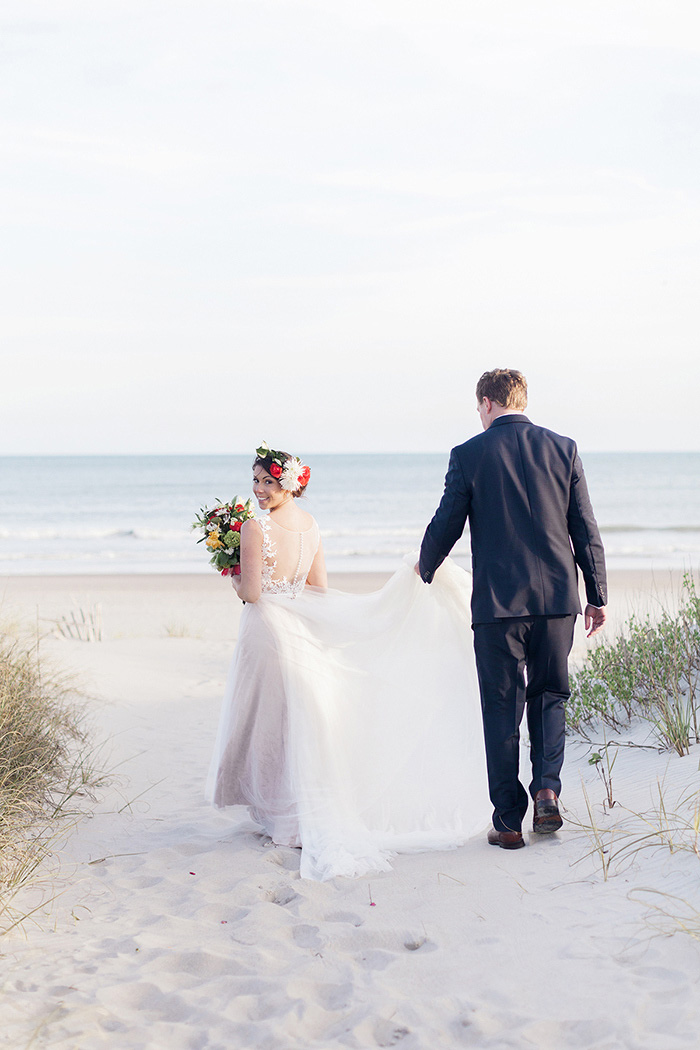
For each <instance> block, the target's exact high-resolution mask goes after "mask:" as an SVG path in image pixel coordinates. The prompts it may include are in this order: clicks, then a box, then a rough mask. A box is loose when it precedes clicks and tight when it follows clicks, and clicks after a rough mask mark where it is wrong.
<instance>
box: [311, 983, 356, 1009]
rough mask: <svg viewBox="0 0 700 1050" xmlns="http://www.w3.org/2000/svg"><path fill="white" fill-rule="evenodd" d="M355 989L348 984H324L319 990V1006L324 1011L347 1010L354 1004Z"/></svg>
mask: <svg viewBox="0 0 700 1050" xmlns="http://www.w3.org/2000/svg"><path fill="white" fill-rule="evenodd" d="M354 995H355V988H354V986H353V984H352V983H351V982H350V981H348V982H347V983H346V984H324V985H322V986H321V987H320V988H319V990H318V1004H319V1006H322V1007H323V1009H324V1010H347V1009H349V1007H350V1006H351V1005H352V1003H353V999H354Z"/></svg>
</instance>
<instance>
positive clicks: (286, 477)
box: [279, 458, 304, 492]
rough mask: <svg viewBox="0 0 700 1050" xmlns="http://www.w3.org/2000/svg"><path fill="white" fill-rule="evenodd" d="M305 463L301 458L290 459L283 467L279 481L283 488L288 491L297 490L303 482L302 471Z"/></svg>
mask: <svg viewBox="0 0 700 1050" xmlns="http://www.w3.org/2000/svg"><path fill="white" fill-rule="evenodd" d="M303 469H304V468H303V464H302V462H301V460H300V459H294V458H292V459H288V460H287V462H286V463H285V464H284V467H283V468H282V474H281V476H280V479H279V482H280V485H281V486H282V488H283V489H285V491H287V492H296V490H297V489H298V488H299V485H300V484H301V480H300V479H301V472H302V470H303Z"/></svg>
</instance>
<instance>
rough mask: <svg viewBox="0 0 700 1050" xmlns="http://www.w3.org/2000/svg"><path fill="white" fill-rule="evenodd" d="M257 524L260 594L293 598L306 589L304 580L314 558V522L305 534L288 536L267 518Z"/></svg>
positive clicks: (315, 528) (261, 519) (316, 537)
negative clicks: (260, 551) (260, 575)
mask: <svg viewBox="0 0 700 1050" xmlns="http://www.w3.org/2000/svg"><path fill="white" fill-rule="evenodd" d="M257 521H258V524H259V525H260V528H261V529H262V534H263V542H262V557H263V565H262V589H263V594H285V595H287V596H289V597H292V598H295V597H296V596H297V594H300V593H301V592H302V591H303V589H304V587H305V586H306V577H307V576H308V575H309V570H310V568H311V564H312V562H313V560H314V557H315V556H316V551H317V549H318V539H319V531H318V525H317V524H316V522H315V521H314V522H313V524H312V526H311V528H309V529H307V530H306V531H305V532H291V531H290V530H288V529H285V528H283V526H281V525H275V523H274V522H273V521H272V520H271V518H269V517H264V518H258V519H257ZM273 537H274V538H273ZM280 547H281V548H282V549H280ZM292 570H293V572H292ZM290 575H291V579H290V578H289V576H290Z"/></svg>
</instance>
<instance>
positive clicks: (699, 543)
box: [0, 453, 700, 575]
mask: <svg viewBox="0 0 700 1050" xmlns="http://www.w3.org/2000/svg"><path fill="white" fill-rule="evenodd" d="M447 458H448V456H447V453H446V454H445V455H436V454H433V453H426V454H421V455H415V454H406V455H385V454H371V455H368V454H363V455H317V456H311V457H309V463H310V466H311V470H312V476H311V483H310V485H309V490H308V496H307V497H306V499H305V501H304V502H305V506H306V507H307V509H308V510H310V511H311V512H312V513H313V514H314V515H315V516H316V517H317V519H318V521H319V524H320V526H321V531H322V534H323V542H324V547H325V550H326V558H327V562H328V566H329V568H330V569H331V570H335V571H351V572H352V571H373V570H376V571H391V570H392V569H394V568H396V567H397V565H398V564H399V561H400V559H401V557H402V556H403V555H404V554H406V553H408V552H409V551H412V550H415V549H417V547H418V546H419V544H420V540H421V537H422V535H423V531H424V529H425V526H426V524H427V522H428V521H429V520H430V518H431V516H432V514H433V511H434V510H435V507H436V506H437V503H438V502H439V499H440V495H441V493H442V486H443V480H444V474H445V470H446V467H447ZM251 465H252V456H66V457H62V456H55V457H43V458H40V457H29V456H22V457H19V456H18V457H0V575H10V574H11V575H17V574H24V573H27V574H34V575H37V574H42V573H46V574H51V575H55V574H67V573H156V572H158V573H160V572H166V573H190V572H213V571H214V570H213V569H211V568H210V567H209V565H208V563H207V556H206V553H205V551H204V549H203V545H199V546H198V545H197V544H196V536H195V535H194V534H193V533H192V532H191V531H190V525H191V522H192V520H193V518H194V516H195V514H196V513H197V511H198V510H199V508H200V507H202V506H203V505H205V504H206V505H209V506H211V505H213V504H214V503H215V502H217V501H218V500H219V499H221V500H229V499H231V498H232V497H233V496H234V495H238V496H247V495H248V494H249V492H250V477H251ZM584 465H585V469H586V475H587V478H588V485H589V489H590V492H591V498H592V501H593V507H594V510H595V513H596V517H597V519H598V523H599V525H600V527H601V531H602V535H603V540H604V543H605V548H606V552H607V556H608V562H609V564H610V566H611V567H613V568H643V569H648V568H655V569H663V568H686V569H689V568H692V569H696V570H697V569H698V568H700V453H590V454H589V455H587V456H584ZM453 556H454V557H456V559H457V561H459V562H461V563H462V564H465V565H468V564H469V541H468V535H465V537H464V538H463V539H462V540H461V541H460V543H459V544H458V545H457V547H456V548H455V551H454V552H453Z"/></svg>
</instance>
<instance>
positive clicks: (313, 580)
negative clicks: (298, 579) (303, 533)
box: [306, 539, 328, 590]
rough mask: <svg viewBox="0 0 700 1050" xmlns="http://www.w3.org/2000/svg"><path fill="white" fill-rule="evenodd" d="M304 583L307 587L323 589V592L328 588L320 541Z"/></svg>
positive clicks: (324, 560)
mask: <svg viewBox="0 0 700 1050" xmlns="http://www.w3.org/2000/svg"><path fill="white" fill-rule="evenodd" d="M306 583H307V586H309V587H323V589H324V590H325V589H326V588H327V587H328V573H327V572H326V559H325V558H324V557H323V544H322V543H321V540H320V539H319V541H318V550H317V551H316V556H315V558H314V560H313V561H312V562H311V568H310V569H309V575H308V576H307V577H306Z"/></svg>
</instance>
